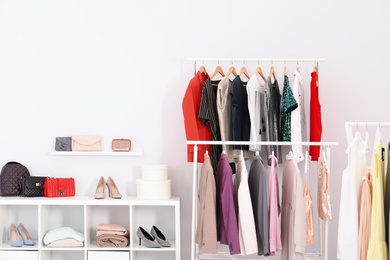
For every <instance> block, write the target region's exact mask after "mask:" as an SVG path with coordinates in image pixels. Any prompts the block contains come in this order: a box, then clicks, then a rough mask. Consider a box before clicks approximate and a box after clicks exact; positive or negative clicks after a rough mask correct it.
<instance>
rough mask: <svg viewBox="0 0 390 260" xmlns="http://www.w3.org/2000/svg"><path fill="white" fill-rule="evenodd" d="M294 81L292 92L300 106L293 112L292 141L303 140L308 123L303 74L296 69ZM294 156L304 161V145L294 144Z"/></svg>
mask: <svg viewBox="0 0 390 260" xmlns="http://www.w3.org/2000/svg"><path fill="white" fill-rule="evenodd" d="M294 76H295V77H294V83H293V87H292V92H293V95H294V98H295V100H296V101H297V102H298V108H297V109H294V110H293V111H292V112H291V142H302V141H307V140H306V139H305V140H302V139H303V138H305V136H306V124H305V123H304V122H305V120H304V113H302V112H304V111H303V93H302V86H301V85H302V77H301V74H300V73H299V72H298V71H296V72H295V73H294ZM292 150H293V153H294V156H295V157H296V158H297V160H298V162H300V161H303V159H304V156H303V147H302V145H292Z"/></svg>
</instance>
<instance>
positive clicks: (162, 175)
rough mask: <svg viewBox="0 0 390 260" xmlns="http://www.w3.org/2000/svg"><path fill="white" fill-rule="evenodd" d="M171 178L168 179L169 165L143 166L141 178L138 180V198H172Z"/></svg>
mask: <svg viewBox="0 0 390 260" xmlns="http://www.w3.org/2000/svg"><path fill="white" fill-rule="evenodd" d="M171 196H172V193H171V180H170V179H168V165H166V164H161V165H144V166H141V179H138V180H137V198H139V199H149V200H156V199H161V200H162V199H170V198H171Z"/></svg>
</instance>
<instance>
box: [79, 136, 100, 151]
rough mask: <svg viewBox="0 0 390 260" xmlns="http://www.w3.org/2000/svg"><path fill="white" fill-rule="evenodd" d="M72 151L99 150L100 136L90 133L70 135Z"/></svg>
mask: <svg viewBox="0 0 390 260" xmlns="http://www.w3.org/2000/svg"><path fill="white" fill-rule="evenodd" d="M72 151H76V152H77V151H85V152H101V151H102V137H101V136H91V135H74V136H72Z"/></svg>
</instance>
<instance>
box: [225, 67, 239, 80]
mask: <svg viewBox="0 0 390 260" xmlns="http://www.w3.org/2000/svg"><path fill="white" fill-rule="evenodd" d="M230 74H233V75H234V76H237V71H236V68H235V67H234V66H233V65H232V66H230V68H229V70H228V72H227V73H226V76H227V77H229V76H230Z"/></svg>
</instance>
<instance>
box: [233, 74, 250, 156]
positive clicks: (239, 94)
mask: <svg viewBox="0 0 390 260" xmlns="http://www.w3.org/2000/svg"><path fill="white" fill-rule="evenodd" d="M230 95H231V97H232V131H233V133H232V138H233V141H249V140H250V129H251V121H250V117H249V109H248V93H247V91H246V82H242V81H241V78H240V76H236V77H235V79H234V80H233V81H232V87H231V88H230ZM233 149H242V150H249V145H233Z"/></svg>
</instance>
